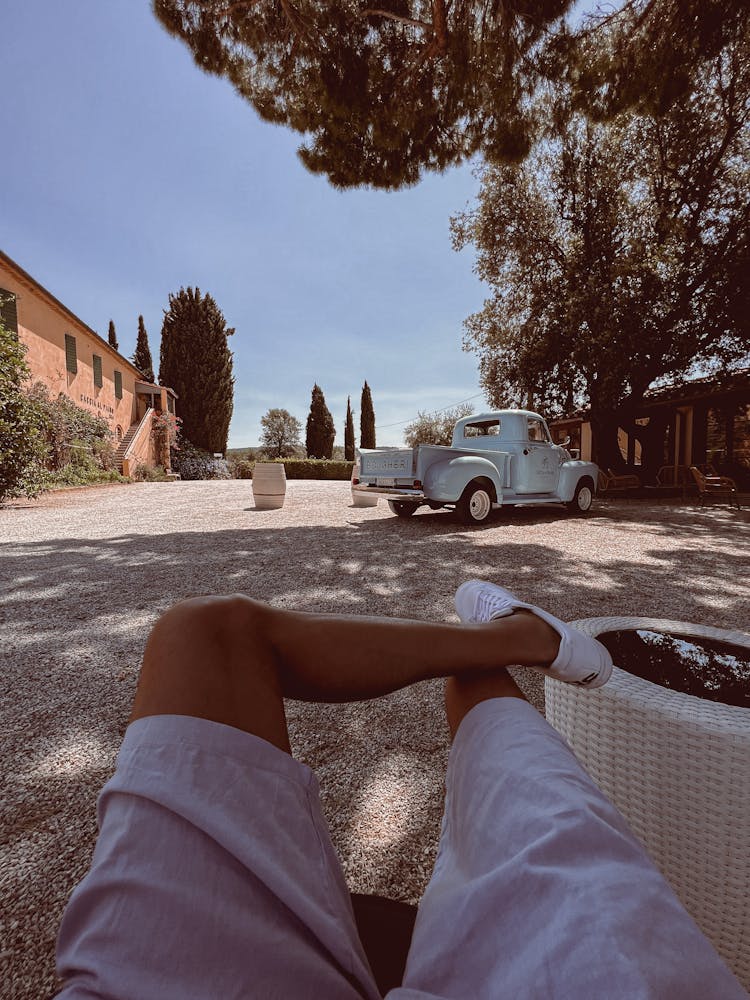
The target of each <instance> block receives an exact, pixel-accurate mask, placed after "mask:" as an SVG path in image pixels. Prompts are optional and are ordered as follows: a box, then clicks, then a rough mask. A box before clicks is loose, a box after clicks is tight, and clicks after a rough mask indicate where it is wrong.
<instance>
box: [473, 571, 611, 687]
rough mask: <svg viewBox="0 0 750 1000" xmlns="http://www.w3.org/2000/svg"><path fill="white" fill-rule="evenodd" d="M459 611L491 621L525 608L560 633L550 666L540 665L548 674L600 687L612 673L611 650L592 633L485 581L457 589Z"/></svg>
mask: <svg viewBox="0 0 750 1000" xmlns="http://www.w3.org/2000/svg"><path fill="white" fill-rule="evenodd" d="M455 603H456V611H457V612H458V617H459V618H460V619H461V621H462V622H489V621H494V620H495V619H496V618H505V617H507V616H508V615H512V614H513V612H514V611H519V610H522V609H525V610H526V611H531V612H533V614H535V615H537V616H538V617H539V618H541V619H542V620H543V621H545V622H547V624H548V625H551V626H552V628H553V629H554V630H555V631H556V632H557V633H558V634H559V636H560V649H559V650H558V653H557V656H556V657H555V659H554V661H553V662H552V664H551V665H550V666H549V667H539V668H538V669H539V670H543V671H544V673H545V674H549V676H550V677H554V678H556V679H557V680H559V681H565V682H566V683H568V684H578V685H580V686H581V687H587V688H597V687H601V686H602V684H606V683H607V681H608V680H609V678H610V677H611V676H612V657H611V656H610V655H609V651H608V650H607V649H606V648H605V647H604V646H602V644H601V643H600V642H597V641H596V639H594V638H593V637H592V636H590V635H586V634H585V633H584V632H579V631H578V629H576V628H573V627H572V626H571V625H566V624H565V622H562V621H560V619H559V618H555V616H554V615H551V614H550V613H549V612H548V611H542V609H541V608H537V607H535V606H534V605H533V604H526V603H525V602H524V601H519V599H518V598H517V597H516V596H515V595H514V594H511V592H510V591H509V590H503V588H502V587H498V586H497V585H496V584H494V583H486V582H485V581H484V580H468V581H467V582H466V583H462V584H461V586H460V587H459V588H458V590H457V591H456V598H455Z"/></svg>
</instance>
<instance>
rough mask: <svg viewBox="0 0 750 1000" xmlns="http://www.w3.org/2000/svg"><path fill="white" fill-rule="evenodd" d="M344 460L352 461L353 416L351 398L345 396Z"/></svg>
mask: <svg viewBox="0 0 750 1000" xmlns="http://www.w3.org/2000/svg"><path fill="white" fill-rule="evenodd" d="M344 461H345V462H353V461H354V417H353V416H352V399H351V396H347V397H346V424H345V425H344Z"/></svg>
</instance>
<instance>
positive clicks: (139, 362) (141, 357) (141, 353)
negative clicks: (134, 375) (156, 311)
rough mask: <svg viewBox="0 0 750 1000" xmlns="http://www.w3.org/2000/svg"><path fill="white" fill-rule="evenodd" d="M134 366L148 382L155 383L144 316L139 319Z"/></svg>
mask: <svg viewBox="0 0 750 1000" xmlns="http://www.w3.org/2000/svg"><path fill="white" fill-rule="evenodd" d="M132 360H133V364H134V365H135V367H136V368H137V369H138V371H139V372H140V373H141V375H143V377H144V378H145V380H146V381H147V382H155V381H156V379H155V378H154V363H153V361H152V360H151V348H150V347H149V346H148V334H147V333H146V327H145V326H144V323H143V316H139V317H138V339H137V341H136V344H135V354H134V355H133V359H132Z"/></svg>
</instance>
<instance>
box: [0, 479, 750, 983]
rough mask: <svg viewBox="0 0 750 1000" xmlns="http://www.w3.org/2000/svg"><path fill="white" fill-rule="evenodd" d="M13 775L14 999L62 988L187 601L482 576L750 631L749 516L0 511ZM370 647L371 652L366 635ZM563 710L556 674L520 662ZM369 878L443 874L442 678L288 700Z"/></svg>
mask: <svg viewBox="0 0 750 1000" xmlns="http://www.w3.org/2000/svg"><path fill="white" fill-rule="evenodd" d="M0 541H1V542H2V548H1V549H0V556H1V557H2V559H1V561H0V629H1V630H2V631H1V632H0V657H2V662H3V669H2V674H1V677H2V689H1V690H2V696H1V699H0V705H1V708H2V719H1V721H0V725H1V726H2V730H1V731H2V737H3V738H2V760H0V773H2V776H3V794H2V800H1V803H0V804H1V807H2V831H3V837H2V848H1V853H0V884H1V885H2V894H3V899H2V906H1V907H0V913H2V925H0V942H2V944H1V947H2V952H1V953H0V994H1V995H2V996H3V997H4V998H7V1000H11V998H14V1000H15V998H24V1000H26V998H28V1000H32V998H33V1000H40V998H44V997H48V996H50V995H51V994H52V993H53V992H54V990H55V985H56V984H55V977H54V959H53V955H54V940H55V934H56V929H57V925H58V922H59V919H60V914H61V911H62V908H63V906H64V904H65V901H66V899H67V897H68V896H69V894H70V891H71V889H72V887H73V886H74V884H75V883H76V882H77V881H78V880H79V879H80V877H81V876H82V875H83V874H84V872H85V871H86V869H87V866H88V862H89V858H90V853H91V849H92V845H93V840H94V836H95V818H94V804H95V799H96V794H97V791H98V789H99V788H100V787H101V785H102V784H103V783H104V781H105V780H106V779H107V777H108V776H109V774H110V773H111V771H112V768H113V764H114V759H115V755H116V753H117V749H118V746H119V742H120V739H121V737H122V734H123V730H124V727H125V722H126V719H127V715H128V711H129V706H130V702H131V699H132V695H133V691H134V687H135V683H136V677H137V672H138V665H139V660H140V656H141V653H142V650H143V647H144V643H145V640H146V636H147V633H148V629H149V627H150V626H151V625H152V623H153V622H154V620H155V619H156V617H157V616H158V614H159V613H160V612H161V611H163V610H164V609H165V608H167V607H169V606H170V605H171V604H173V603H174V602H175V601H178V600H180V599H182V598H185V597H189V596H192V595H196V594H206V593H231V592H235V591H242V592H245V593H247V594H250V595H252V596H254V597H257V598H260V599H262V600H265V601H269V602H270V603H272V604H274V605H276V606H278V607H287V608H299V609H302V610H308V611H328V612H331V611H345V612H352V613H366V614H373V613H378V614H383V615H389V616H405V617H414V618H421V619H432V620H437V621H455V620H456V616H455V612H454V609H453V593H454V591H455V589H456V587H457V586H458V584H459V583H461V582H462V581H463V580H465V579H467V578H469V577H473V576H479V577H484V578H487V579H491V580H494V581H496V582H499V583H503V584H504V585H506V586H508V587H509V588H510V589H512V590H514V591H515V592H516V593H518V594H519V595H520V596H522V597H523V598H524V599H526V600H530V601H532V602H534V603H538V604H542V605H544V606H547V607H549V609H550V610H551V611H554V612H555V613H556V614H558V615H559V616H560V617H562V618H565V619H568V620H570V619H574V618H584V617H593V616H596V615H604V614H609V613H612V612H615V611H616V612H617V613H620V614H631V615H649V616H655V617H664V618H673V619H681V620H685V621H694V622H699V623H704V624H710V625H716V626H725V627H730V628H743V629H745V628H747V625H748V618H749V617H750V616H749V615H748V612H749V611H750V587H749V586H748V582H747V570H748V549H749V547H750V545H749V543H750V514H749V513H748V512H747V511H745V510H743V511H741V512H739V513H738V512H736V511H730V510H729V509H727V508H725V507H714V508H707V509H705V510H700V509H697V508H694V507H692V506H675V505H671V504H664V505H657V504H653V505H649V504H644V503H638V502H613V501H609V502H606V503H605V502H602V503H599V504H597V506H596V507H595V509H594V512H593V514H592V515H591V516H589V517H587V518H585V519H579V518H570V517H568V516H567V515H566V514H565V513H564V512H562V511H561V510H559V509H542V508H538V509H535V510H531V509H526V510H521V509H518V510H514V511H510V512H507V511H506V512H502V513H501V514H500V515H498V517H497V518H496V519H495V520H494V521H493V523H492V524H491V525H489V526H487V527H484V528H475V527H471V528H466V527H463V526H461V525H460V524H458V523H457V522H456V521H455V520H454V519H453V517H452V515H451V514H449V513H448V512H436V513H433V512H429V511H425V512H424V513H419V514H417V515H416V516H415V517H413V518H411V519H410V520H401V519H396V518H394V517H392V516H391V515H390V512H389V511H388V508H387V506H386V505H385V503H383V502H382V501H381V503H380V504H379V505H378V507H376V508H368V509H358V508H354V507H352V506H351V500H350V492H349V485H348V483H323V482H300V481H293V482H290V483H288V490H287V501H286V505H285V507H284V509H283V510H281V511H264V512H260V511H255V510H254V509H253V501H252V493H251V484H250V483H249V482H243V481H230V482H218V483H143V484H137V485H133V486H113V487H102V488H96V489H89V490H80V491H69V492H63V493H56V494H50V495H48V496H46V497H43V498H41V499H40V500H37V501H34V502H32V503H27V504H17V505H13V506H10V507H7V508H4V509H2V510H0ZM352 655H353V656H356V650H352ZM519 673H520V674H522V675H523V677H522V678H521V683H522V684H523V686H524V687H525V689H526V690H527V693H528V695H529V697H530V698H531V700H532V701H533V702H534V703H535V704H536V705H537V706H538V707H543V706H542V700H543V687H542V684H541V680H540V675H538V674H535V673H534V672H531V671H520V672H519ZM288 707H289V722H290V729H291V733H292V744H293V747H294V751H295V753H296V755H297V756H299V757H301V758H302V759H303V760H304V761H306V762H307V763H308V764H310V765H311V766H312V767H314V768H315V769H316V771H317V773H318V776H319V778H320V781H321V786H322V792H323V799H324V808H325V810H326V814H327V816H328V820H329V823H330V826H331V830H332V834H333V838H334V842H335V843H336V846H337V848H338V850H339V853H340V855H341V858H342V862H343V865H344V870H345V872H346V876H347V879H348V881H349V884H350V887H351V888H352V889H353V890H357V891H363V892H377V893H380V894H383V895H386V896H391V897H394V898H400V899H405V900H409V901H416V900H417V899H418V898H419V896H420V894H421V892H422V890H423V889H424V886H425V884H426V881H427V879H428V877H429V873H430V871H431V868H432V865H433V862H434V857H435V848H436V843H437V836H438V830H439V821H440V815H441V808H442V781H443V774H444V769H445V763H446V759H447V754H448V739H447V730H446V727H445V723H444V718H443V713H442V701H441V685H440V684H439V683H437V682H429V683H425V684H422V685H419V686H417V687H415V688H412V689H410V690H407V691H403V692H399V693H397V694H395V695H391V696H389V697H387V698H383V699H380V700H379V701H376V702H367V703H356V704H353V705H349V706H305V705H301V704H299V703H289V706H288Z"/></svg>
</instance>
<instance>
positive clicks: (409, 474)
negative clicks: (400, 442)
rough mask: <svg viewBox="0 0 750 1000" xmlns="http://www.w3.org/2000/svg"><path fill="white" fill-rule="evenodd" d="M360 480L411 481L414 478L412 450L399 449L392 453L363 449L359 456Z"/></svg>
mask: <svg viewBox="0 0 750 1000" xmlns="http://www.w3.org/2000/svg"><path fill="white" fill-rule="evenodd" d="M359 476H360V479H377V480H378V481H381V482H382V481H383V480H384V479H386V480H388V479H390V480H396V479H412V478H413V476H414V450H413V449H412V448H399V449H395V450H393V451H378V450H368V449H364V450H362V451H361V452H360V456H359Z"/></svg>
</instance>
